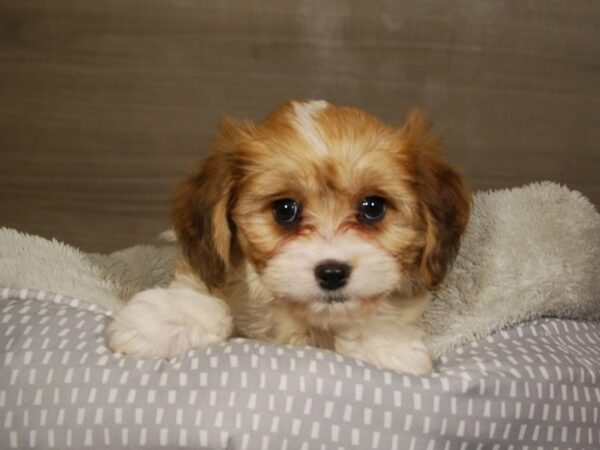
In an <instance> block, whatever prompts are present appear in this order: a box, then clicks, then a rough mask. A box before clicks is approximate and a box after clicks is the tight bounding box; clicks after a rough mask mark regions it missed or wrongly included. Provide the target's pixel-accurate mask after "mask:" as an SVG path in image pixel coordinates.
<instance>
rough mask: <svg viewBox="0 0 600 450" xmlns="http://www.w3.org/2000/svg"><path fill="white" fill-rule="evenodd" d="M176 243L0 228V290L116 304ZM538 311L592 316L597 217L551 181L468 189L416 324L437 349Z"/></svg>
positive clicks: (164, 263) (163, 262) (598, 276)
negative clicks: (105, 241)
mask: <svg viewBox="0 0 600 450" xmlns="http://www.w3.org/2000/svg"><path fill="white" fill-rule="evenodd" d="M176 256H177V250H176V248H175V247H174V246H170V245H169V246H162V247H154V246H137V247H132V248H128V249H125V250H121V251H118V252H115V253H111V254H109V255H99V254H86V253H83V252H81V251H79V250H77V249H75V248H73V247H71V246H69V245H66V244H63V243H60V242H58V241H56V240H52V241H50V240H47V239H43V238H41V237H37V236H30V235H26V234H22V233H19V232H17V231H15V230H11V229H7V228H2V229H0V288H2V287H13V288H27V289H39V290H44V291H50V292H55V293H60V294H64V295H68V296H73V297H77V298H79V299H81V300H85V301H87V302H89V303H94V304H96V305H99V306H102V307H104V308H107V309H109V310H112V311H114V310H116V309H117V308H118V307H119V305H120V304H121V303H122V301H123V300H126V299H127V298H129V297H131V296H132V295H133V294H134V293H136V292H138V291H140V290H143V289H147V288H149V287H152V286H155V285H164V284H166V283H168V281H169V279H170V277H171V275H172V271H173V265H174V264H173V263H174V260H175V258H176ZM542 316H553V317H560V318H574V319H581V320H600V214H598V212H597V211H596V209H595V208H594V206H593V205H592V204H591V203H590V202H589V201H588V200H587V199H586V198H585V197H584V196H582V195H581V194H580V193H578V192H574V191H570V190H569V189H567V188H565V187H562V186H559V185H557V184H554V183H549V182H544V183H535V184H531V185H528V186H525V187H522V188H517V189H512V190H502V191H495V192H486V193H478V194H476V195H475V200H474V208H473V213H472V217H471V220H470V223H469V226H468V228H467V231H466V234H465V236H464V238H463V243H462V246H461V250H460V252H459V255H458V258H457V260H456V262H455V263H454V266H453V268H452V270H451V271H450V273H449V275H448V276H447V278H446V280H445V282H444V283H443V285H442V286H441V288H440V289H439V291H438V292H437V293H436V295H435V299H434V301H433V302H432V304H431V307H430V308H429V310H428V311H427V312H426V314H425V316H424V318H423V321H422V326H423V328H424V329H425V330H426V332H427V336H428V338H427V342H428V344H429V346H430V348H431V350H432V351H433V353H434V355H435V356H441V355H443V354H445V353H447V352H449V351H450V350H452V349H454V348H456V347H458V346H460V345H463V344H465V343H467V342H470V341H473V340H475V339H478V338H483V337H485V336H487V335H489V334H491V333H493V332H495V331H498V330H501V329H503V328H506V327H508V326H510V325H513V324H516V323H519V322H523V321H526V320H532V319H534V318H538V317H542Z"/></svg>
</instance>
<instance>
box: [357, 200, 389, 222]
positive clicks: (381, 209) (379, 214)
mask: <svg viewBox="0 0 600 450" xmlns="http://www.w3.org/2000/svg"><path fill="white" fill-rule="evenodd" d="M385 211H386V205H385V200H384V199H383V198H381V197H377V196H371V197H365V198H363V199H362V200H361V201H360V203H359V205H358V219H359V220H360V221H361V222H363V223H375V222H379V221H380V220H381V219H383V217H384V216H385Z"/></svg>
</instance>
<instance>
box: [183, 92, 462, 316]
mask: <svg viewBox="0 0 600 450" xmlns="http://www.w3.org/2000/svg"><path fill="white" fill-rule="evenodd" d="M437 145H438V144H437V140H436V139H435V138H433V137H432V136H430V135H429V126H428V125H427V123H426V122H425V121H424V119H423V118H422V116H421V115H420V114H418V113H413V114H411V115H410V116H409V118H408V120H407V122H406V123H405V125H404V126H403V127H402V128H401V129H395V128H392V127H389V126H387V125H385V124H383V123H381V122H379V121H378V120H377V119H375V118H374V117H372V116H370V115H368V114H366V113H364V112H362V111H359V110H357V109H353V108H340V107H334V106H331V105H329V104H328V103H326V102H323V101H315V102H288V103H286V104H284V105H283V106H281V107H280V108H278V109H277V110H276V111H274V112H273V113H272V114H271V115H270V116H269V117H267V118H266V119H265V120H264V121H263V122H261V123H259V124H256V125H254V124H243V125H239V124H236V123H234V122H231V121H226V122H224V123H223V125H222V127H221V133H220V135H219V136H218V137H217V139H216V142H215V152H214V153H213V155H212V156H211V157H210V158H209V159H208V160H206V161H205V162H204V163H203V165H202V166H201V168H200V169H199V171H198V172H196V173H195V174H193V175H192V176H191V177H189V178H188V179H187V180H186V181H184V182H183V184H182V185H181V186H180V187H179V189H178V191H177V194H176V198H175V202H174V207H173V219H174V222H175V226H176V230H177V233H178V237H179V240H180V242H181V244H182V246H183V249H184V253H185V255H186V257H187V259H188V261H189V262H190V263H191V266H192V267H193V268H194V269H196V270H197V271H198V272H199V273H200V275H201V276H202V277H203V279H204V281H205V282H206V283H207V284H208V285H209V286H212V287H217V286H219V285H221V284H222V283H224V282H225V278H226V276H227V272H228V269H229V267H230V266H231V265H235V263H236V262H238V261H239V260H240V258H245V259H246V260H247V261H248V262H249V263H250V264H251V265H252V266H253V268H254V270H255V271H256V273H257V274H258V276H259V277H260V278H261V281H262V284H263V285H264V286H266V287H267V289H268V290H269V291H270V292H271V293H272V295H273V296H274V297H275V299H277V300H278V301H281V302H287V303H288V304H289V305H290V306H292V307H293V308H295V309H296V310H298V311H300V312H301V313H303V314H305V315H319V314H322V313H332V312H333V313H344V314H348V313H352V312H353V311H361V312H364V311H365V310H369V309H370V308H371V307H372V306H373V305H375V304H376V303H377V302H378V300H380V299H382V298H384V297H386V296H388V295H389V294H391V293H393V292H399V293H401V294H403V296H407V295H414V294H417V293H419V292H420V291H422V290H424V289H428V288H433V287H435V286H436V285H437V284H438V283H439V282H440V281H441V280H442V278H443V276H444V275H445V272H446V270H447V267H448V265H449V264H450V262H451V260H452V259H453V258H454V255H455V253H456V250H457V248H458V243H459V240H460V236H461V234H462V232H463V231H464V228H465V226H466V222H467V219H468V214H469V203H470V198H469V194H468V191H467V190H466V188H465V187H464V185H463V183H462V180H461V178H460V176H459V175H458V174H457V173H456V172H455V171H454V170H453V169H452V168H451V167H450V166H449V165H447V164H446V163H445V162H443V161H442V160H441V159H440V158H439V156H438V155H437ZM401 296H402V295H401ZM401 296H400V297H401Z"/></svg>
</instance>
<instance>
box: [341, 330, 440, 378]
mask: <svg viewBox="0 0 600 450" xmlns="http://www.w3.org/2000/svg"><path fill="white" fill-rule="evenodd" d="M386 331H388V332H383V333H381V334H369V335H363V334H360V333H352V332H350V333H345V334H344V335H342V336H338V337H336V341H335V348H336V350H337V351H338V352H340V353H342V354H344V355H347V356H352V357H354V358H357V359H361V360H363V361H366V362H368V363H371V364H373V365H374V366H376V367H378V368H380V369H389V370H393V371H394V372H397V373H407V374H413V375H423V374H427V373H430V372H431V370H432V368H433V364H432V361H431V354H430V352H429V350H428V349H427V347H426V346H425V344H423V341H422V340H421V333H420V332H419V331H418V330H416V329H412V330H406V329H405V330H401V331H400V330H398V332H389V330H386ZM394 331H395V330H394ZM407 331H408V332H407Z"/></svg>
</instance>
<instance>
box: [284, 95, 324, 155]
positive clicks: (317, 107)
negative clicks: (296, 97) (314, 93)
mask: <svg viewBox="0 0 600 450" xmlns="http://www.w3.org/2000/svg"><path fill="white" fill-rule="evenodd" d="M328 106H329V103H327V102H326V101H325V100H313V101H310V102H305V103H294V112H293V114H292V117H291V122H292V125H293V126H294V128H296V131H298V133H299V134H300V135H301V136H302V137H303V138H304V139H305V140H306V142H307V143H308V145H309V146H310V148H311V149H312V150H313V151H314V152H316V153H318V154H321V155H324V154H326V153H327V145H326V143H325V140H324V139H323V136H322V135H321V132H320V131H319V128H318V127H317V124H316V123H315V117H317V116H318V115H319V113H320V112H321V111H323V110H324V109H325V108H327V107H328Z"/></svg>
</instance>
